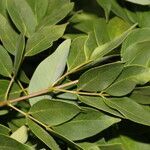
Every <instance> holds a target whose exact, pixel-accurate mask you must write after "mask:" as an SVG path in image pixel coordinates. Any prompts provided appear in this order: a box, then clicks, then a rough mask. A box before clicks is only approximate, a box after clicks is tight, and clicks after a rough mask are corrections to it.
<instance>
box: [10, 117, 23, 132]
mask: <svg viewBox="0 0 150 150" xmlns="http://www.w3.org/2000/svg"><path fill="white" fill-rule="evenodd" d="M25 124H26V119H25V118H24V117H20V116H17V117H15V118H13V119H11V121H10V122H8V125H9V128H10V129H11V130H12V132H15V131H16V130H18V128H20V127H22V126H24V125H25Z"/></svg>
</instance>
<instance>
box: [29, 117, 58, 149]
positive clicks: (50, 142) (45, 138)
mask: <svg viewBox="0 0 150 150" xmlns="http://www.w3.org/2000/svg"><path fill="white" fill-rule="evenodd" d="M27 123H28V126H29V128H30V130H31V131H32V132H33V133H34V134H35V135H36V136H37V137H38V138H39V139H40V140H41V141H42V142H44V143H45V144H46V145H47V146H48V147H49V148H50V149H51V150H60V148H59V146H58V145H57V143H56V142H55V140H54V139H53V138H52V137H51V136H50V134H48V133H47V132H46V131H45V130H44V129H43V128H42V127H40V126H39V125H38V124H36V123H35V122H33V121H32V120H30V119H27Z"/></svg>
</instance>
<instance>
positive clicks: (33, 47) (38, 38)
mask: <svg viewBox="0 0 150 150" xmlns="http://www.w3.org/2000/svg"><path fill="white" fill-rule="evenodd" d="M65 29H66V24H64V25H54V26H45V27H43V28H41V29H39V30H38V31H37V32H35V33H34V34H32V36H31V37H30V38H29V39H28V41H27V46H26V54H25V55H26V56H33V55H36V54H38V53H40V52H42V51H44V50H46V49H48V48H49V47H51V46H52V44H53V42H54V41H56V40H58V39H59V38H60V37H62V36H63V33H64V31H65Z"/></svg>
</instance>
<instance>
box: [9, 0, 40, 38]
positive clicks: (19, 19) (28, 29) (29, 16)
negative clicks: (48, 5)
mask: <svg viewBox="0 0 150 150" xmlns="http://www.w3.org/2000/svg"><path fill="white" fill-rule="evenodd" d="M7 9H8V13H9V15H10V17H11V19H12V21H13V22H14V24H15V25H16V27H17V28H18V30H19V31H20V32H21V33H22V34H23V35H26V36H27V37H30V36H31V34H32V33H33V32H34V31H35V28H36V25H37V20H36V18H35V16H34V13H33V11H32V9H31V7H30V6H29V5H28V3H27V2H26V1H25V0H7Z"/></svg>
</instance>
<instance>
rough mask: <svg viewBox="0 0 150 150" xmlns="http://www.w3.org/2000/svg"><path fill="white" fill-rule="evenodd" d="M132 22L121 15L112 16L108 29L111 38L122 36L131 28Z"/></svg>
mask: <svg viewBox="0 0 150 150" xmlns="http://www.w3.org/2000/svg"><path fill="white" fill-rule="evenodd" d="M130 26H131V25H130V24H129V23H128V22H126V21H124V20H123V19H121V18H119V17H114V18H112V19H111V20H110V21H109V22H108V25H107V31H108V34H109V37H110V39H111V40H113V39H114V38H116V37H118V36H120V35H121V34H122V33H123V32H125V31H126V30H128V29H129V28H130Z"/></svg>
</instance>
